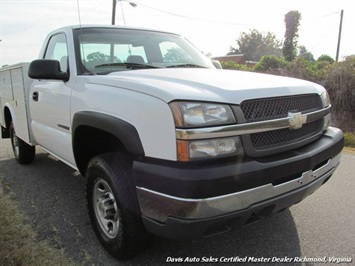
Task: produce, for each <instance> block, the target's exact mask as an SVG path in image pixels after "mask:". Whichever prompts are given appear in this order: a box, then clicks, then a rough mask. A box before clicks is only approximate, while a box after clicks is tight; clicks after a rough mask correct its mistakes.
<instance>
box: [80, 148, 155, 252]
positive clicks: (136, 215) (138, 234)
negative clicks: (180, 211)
mask: <svg viewBox="0 0 355 266" xmlns="http://www.w3.org/2000/svg"><path fill="white" fill-rule="evenodd" d="M86 178H87V183H86V198H87V204H88V210H89V216H90V220H91V224H92V226H93V228H94V231H95V233H96V236H97V237H98V239H99V240H100V242H101V244H102V245H103V246H104V248H105V249H106V250H107V251H108V252H109V253H110V254H111V255H112V256H113V257H115V258H117V259H126V258H129V257H133V256H135V255H136V254H138V253H140V252H142V251H144V250H145V248H146V246H147V243H148V233H147V232H146V230H145V228H144V226H143V222H142V218H141V212H140V208H139V203H138V199H137V194H136V188H135V185H134V180H133V176H132V160H131V159H130V157H129V156H128V155H126V154H123V153H110V154H104V155H99V156H97V157H94V158H93V159H91V160H90V162H89V165H88V168H87V171H86Z"/></svg>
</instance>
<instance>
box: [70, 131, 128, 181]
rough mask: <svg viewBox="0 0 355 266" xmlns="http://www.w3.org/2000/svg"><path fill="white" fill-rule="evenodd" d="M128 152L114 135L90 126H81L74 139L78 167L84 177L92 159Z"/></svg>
mask: <svg viewBox="0 0 355 266" xmlns="http://www.w3.org/2000/svg"><path fill="white" fill-rule="evenodd" d="M116 151H123V152H127V150H126V148H125V147H124V145H123V143H122V142H121V141H120V140H119V139H118V138H116V137H115V136H113V135H112V134H110V133H108V132H106V131H104V130H101V129H97V128H94V127H90V126H79V127H78V128H76V130H75V133H74V137H73V152H74V157H75V161H76V165H77V167H78V169H79V171H80V173H81V174H82V175H83V176H84V175H85V172H86V167H87V165H88V163H89V161H90V159H91V158H93V157H95V156H97V155H99V154H105V153H110V152H116Z"/></svg>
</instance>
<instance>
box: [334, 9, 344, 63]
mask: <svg viewBox="0 0 355 266" xmlns="http://www.w3.org/2000/svg"><path fill="white" fill-rule="evenodd" d="M343 15H344V10H343V9H342V10H341V12H340V25H339V35H338V47H337V55H336V57H335V61H336V62H338V59H339V50H340V39H341V28H342V27H343Z"/></svg>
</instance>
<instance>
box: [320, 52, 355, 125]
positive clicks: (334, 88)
mask: <svg viewBox="0 0 355 266" xmlns="http://www.w3.org/2000/svg"><path fill="white" fill-rule="evenodd" d="M322 85H324V87H325V88H326V89H327V90H328V92H329V95H330V98H331V102H332V105H333V122H334V124H335V125H337V126H339V127H341V128H342V129H343V130H344V131H350V132H355V121H354V114H355V55H353V56H348V57H347V58H345V60H344V61H343V62H339V63H336V64H334V66H333V67H332V68H331V70H330V72H329V74H328V75H327V76H326V78H325V80H324V81H323V82H322Z"/></svg>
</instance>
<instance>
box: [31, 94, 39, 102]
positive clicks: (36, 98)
mask: <svg viewBox="0 0 355 266" xmlns="http://www.w3.org/2000/svg"><path fill="white" fill-rule="evenodd" d="M38 95H39V93H38V91H35V92H34V93H32V100H34V101H35V102H38Z"/></svg>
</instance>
